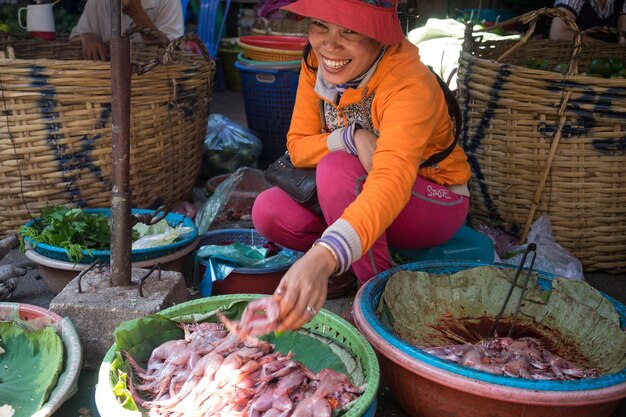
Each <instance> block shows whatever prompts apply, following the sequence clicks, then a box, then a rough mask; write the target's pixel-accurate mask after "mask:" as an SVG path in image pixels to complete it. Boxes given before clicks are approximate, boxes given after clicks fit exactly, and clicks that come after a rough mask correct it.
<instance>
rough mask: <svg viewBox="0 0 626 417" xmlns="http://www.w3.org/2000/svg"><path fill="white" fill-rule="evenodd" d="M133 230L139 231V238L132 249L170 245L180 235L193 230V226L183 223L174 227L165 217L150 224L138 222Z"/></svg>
mask: <svg viewBox="0 0 626 417" xmlns="http://www.w3.org/2000/svg"><path fill="white" fill-rule="evenodd" d="M133 230H135V231H137V232H138V233H139V239H137V240H135V241H134V242H133V244H132V247H131V249H145V248H156V247H157V246H163V245H169V244H170V243H173V242H174V241H175V240H176V239H178V237H179V236H182V235H185V234H187V233H190V232H192V231H193V229H192V228H191V227H188V226H183V225H182V223H181V224H179V225H178V226H176V227H172V226H170V225H169V223H168V222H167V220H165V219H163V220H160V221H158V222H156V223H155V224H153V225H149V226H148V225H147V224H144V223H137V224H136V225H134V226H133Z"/></svg>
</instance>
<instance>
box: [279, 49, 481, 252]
mask: <svg viewBox="0 0 626 417" xmlns="http://www.w3.org/2000/svg"><path fill="white" fill-rule="evenodd" d="M309 59H310V61H311V62H312V64H313V65H314V66H317V62H316V60H315V57H314V54H313V53H311V56H310V58H309ZM315 85H316V73H315V72H312V71H310V70H309V69H307V67H306V66H305V65H304V64H303V66H302V70H301V73H300V79H299V84H298V92H297V95H296V102H295V107H294V112H293V116H292V119H291V126H290V128H289V132H288V134H287V149H288V151H289V154H290V157H291V160H292V161H293V163H294V165H295V166H297V167H302V168H305V167H308V168H311V167H315V166H316V165H317V162H318V161H319V160H320V159H321V158H322V157H323V156H324V155H326V154H327V153H328V152H330V149H333V150H334V149H337V146H336V142H335V143H333V137H332V136H330V135H329V133H320V132H321V129H322V125H321V121H320V114H319V112H320V110H319V105H318V103H319V99H320V96H319V95H318V94H317V93H316V91H315ZM365 88H367V96H368V97H370V99H371V122H372V125H373V127H374V129H375V133H377V134H378V140H377V142H376V150H375V152H374V155H373V156H372V169H371V171H370V173H369V174H368V177H367V180H366V181H365V184H364V188H363V191H362V192H361V193H360V194H359V196H358V197H357V198H356V200H355V201H354V202H353V203H352V204H351V205H350V206H349V207H348V208H347V209H346V210H345V211H344V213H343V215H342V217H341V219H340V220H344V221H346V222H347V223H348V224H349V226H348V227H351V228H353V229H354V232H356V234H357V235H358V238H359V240H360V245H351V246H353V247H351V248H350V249H351V252H352V258H353V260H357V259H358V258H360V256H361V255H362V254H363V253H365V252H367V251H368V250H369V249H370V248H371V246H372V245H373V243H374V242H375V241H376V240H377V239H378V238H379V237H380V236H381V235H382V233H383V232H384V231H385V230H386V229H387V228H388V227H389V226H390V225H391V223H392V222H393V221H394V219H395V218H396V217H397V216H398V214H399V213H400V212H401V211H402V209H403V208H404V206H405V205H406V203H407V202H408V200H409V197H410V195H411V190H412V187H413V184H414V182H415V178H416V176H417V175H418V167H419V164H420V162H421V161H423V160H425V159H427V158H428V157H429V156H430V155H432V154H434V153H437V152H439V151H442V150H444V149H446V148H447V147H448V146H449V145H450V143H451V142H452V140H453V123H452V121H451V119H450V117H449V114H448V109H447V104H446V101H445V98H444V95H443V92H442V90H441V87H440V86H439V84H438V83H437V80H436V79H435V77H434V76H433V75H432V74H431V72H430V70H429V69H428V68H427V67H426V66H425V65H424V64H423V63H422V62H421V61H420V58H419V50H418V48H417V47H416V46H415V45H413V44H411V43H410V42H409V41H407V40H405V41H403V42H402V43H400V44H398V45H394V46H390V47H388V49H387V50H386V51H385V53H384V55H383V56H382V58H381V59H380V61H379V62H378V66H377V68H376V70H375V72H374V74H373V75H372V76H371V78H370V79H369V80H368V81H367V82H366V84H365V85H361V86H359V88H356V89H348V90H346V91H345V92H344V94H343V95H342V97H341V99H340V100H339V103H338V105H335V104H334V103H328V102H327V104H326V106H328V105H329V104H331V105H332V106H333V107H334V108H333V111H334V112H336V114H337V115H338V117H339V120H340V123H342V126H339V128H341V127H343V128H345V127H348V126H349V125H350V124H351V121H350V115H349V114H348V112H349V111H350V109H354V108H358V107H359V106H355V104H358V103H360V102H361V100H362V94H363V90H364V89H365ZM330 127H331V128H333V127H332V126H330ZM419 175H421V176H422V177H425V178H428V179H431V180H432V181H434V182H437V183H439V184H443V185H461V184H466V183H467V181H468V180H469V178H470V175H471V173H470V168H469V165H468V163H467V157H466V155H465V153H464V152H463V150H462V149H461V147H460V146H458V145H457V146H456V147H455V149H454V150H453V152H452V153H451V154H450V155H449V156H448V157H447V158H446V159H444V160H443V161H442V162H440V163H439V164H438V166H434V167H429V168H424V169H420V170H419ZM339 223H341V226H340V227H339V229H338V230H336V231H338V232H340V233H342V234H345V228H346V224H345V223H344V222H340V221H339ZM334 227H335V228H336V226H334V225H330V226H329V229H333V228H334ZM340 229H344V230H343V231H341V230H340ZM350 232H351V231H350ZM350 232H348V234H352V233H350ZM349 240H350V239H349ZM354 246H360V248H358V247H354ZM359 252H360V253H359Z"/></svg>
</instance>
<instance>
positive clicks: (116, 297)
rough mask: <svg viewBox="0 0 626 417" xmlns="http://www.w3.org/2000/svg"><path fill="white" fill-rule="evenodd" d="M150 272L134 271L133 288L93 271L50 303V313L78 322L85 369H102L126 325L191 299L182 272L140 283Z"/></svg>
mask: <svg viewBox="0 0 626 417" xmlns="http://www.w3.org/2000/svg"><path fill="white" fill-rule="evenodd" d="M148 272H149V269H141V268H132V271H131V281H132V283H133V284H132V285H130V286H124V287H113V286H111V273H110V270H109V269H108V268H107V269H104V270H99V271H98V270H92V271H89V272H87V273H86V274H85V275H84V276H83V277H82V279H80V289H81V291H80V292H79V291H78V288H79V287H78V285H79V277H76V278H74V279H73V280H72V281H70V282H69V284H67V286H66V287H65V288H64V289H63V290H62V291H61V292H60V293H59V294H58V295H57V296H56V297H55V298H54V299H53V300H52V301H51V302H50V310H51V311H53V312H55V313H57V314H58V315H60V316H62V317H69V318H70V320H72V322H73V323H74V326H75V327H76V330H77V331H78V335H79V338H80V342H81V344H82V347H83V359H84V361H83V367H84V368H85V369H98V368H99V367H100V364H101V362H102V359H103V358H104V356H105V355H106V353H107V351H108V350H109V348H110V347H111V346H112V345H113V343H114V337H113V331H114V330H115V328H116V327H117V326H118V325H119V324H120V323H122V322H124V321H127V320H132V319H135V318H138V317H144V316H147V315H149V314H153V313H156V312H159V311H161V310H163V309H165V308H168V307H171V306H173V305H175V304H179V303H182V302H185V301H188V300H189V299H190V294H189V292H188V291H187V288H186V285H185V278H184V276H183V274H181V273H180V272H173V271H161V275H160V279H159V278H158V271H153V272H152V274H151V275H150V276H149V277H148V278H147V279H146V280H145V281H144V283H143V286H142V293H143V297H142V296H140V295H139V285H138V284H139V282H140V280H141V279H142V278H143V277H145V276H146V274H147V273H148Z"/></svg>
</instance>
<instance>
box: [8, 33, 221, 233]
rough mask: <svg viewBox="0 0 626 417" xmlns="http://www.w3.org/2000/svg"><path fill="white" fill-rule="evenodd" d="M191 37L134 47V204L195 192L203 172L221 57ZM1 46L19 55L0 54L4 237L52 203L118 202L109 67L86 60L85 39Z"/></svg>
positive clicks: (170, 200)
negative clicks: (190, 42)
mask: <svg viewBox="0 0 626 417" xmlns="http://www.w3.org/2000/svg"><path fill="white" fill-rule="evenodd" d="M187 38H188V37H185V38H184V39H183V38H181V39H179V40H176V41H174V42H173V43H172V44H170V45H169V46H168V47H167V48H165V47H163V46H161V47H158V46H137V45H135V44H133V46H132V50H133V53H132V58H131V61H132V69H133V74H132V77H131V93H130V94H131V97H130V100H131V115H130V118H131V122H130V124H131V126H130V142H131V144H130V146H131V150H130V185H131V192H132V204H133V206H134V207H143V208H147V207H152V206H155V205H156V204H168V205H170V206H171V205H172V204H174V203H176V202H177V201H180V200H183V199H185V198H188V197H189V196H190V194H191V191H192V189H193V186H194V183H195V181H196V178H197V176H198V173H199V170H200V165H201V161H202V142H203V140H204V137H205V134H206V128H207V118H208V113H209V102H210V99H211V95H212V92H213V79H214V78H213V77H214V73H215V63H214V62H213V61H212V60H211V59H210V58H209V57H208V55H205V56H201V55H195V54H192V53H189V52H184V51H183V50H182V49H181V48H179V46H180V45H181V44H182V42H184V41H186V40H187ZM194 40H195V41H196V42H201V41H200V40H199V39H194ZM1 50H6V51H7V52H8V53H10V54H11V55H12V56H13V55H14V56H15V58H0V91H1V93H0V94H1V95H0V114H1V117H2V122H1V123H0V235H2V234H4V233H8V232H11V231H15V230H17V229H18V228H19V227H20V226H21V225H23V224H24V223H26V221H28V220H30V219H31V218H32V217H36V216H37V215H38V214H39V212H40V209H42V208H44V207H45V206H46V205H57V204H65V205H75V206H81V207H83V206H84V207H105V208H106V207H110V204H111V170H112V161H111V146H112V144H111V65H110V63H109V62H96V61H86V60H82V59H81V51H80V44H79V43H69V42H38V41H32V40H19V41H15V42H10V43H7V44H5V45H0V51H1ZM166 62H167V63H166Z"/></svg>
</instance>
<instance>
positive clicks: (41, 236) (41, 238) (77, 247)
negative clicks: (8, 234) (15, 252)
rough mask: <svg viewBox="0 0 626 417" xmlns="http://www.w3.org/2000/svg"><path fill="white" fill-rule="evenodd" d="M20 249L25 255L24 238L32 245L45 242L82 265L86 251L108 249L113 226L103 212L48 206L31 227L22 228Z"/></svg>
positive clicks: (89, 252)
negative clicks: (58, 248) (86, 211)
mask: <svg viewBox="0 0 626 417" xmlns="http://www.w3.org/2000/svg"><path fill="white" fill-rule="evenodd" d="M19 233H20V249H21V251H22V253H23V252H24V249H25V247H24V239H25V238H28V239H30V240H31V244H32V245H33V246H37V244H38V243H45V244H48V245H52V246H57V247H60V248H63V249H65V252H66V253H67V256H68V258H69V259H70V261H72V262H76V263H78V262H80V261H81V259H82V258H83V251H85V252H87V253H88V254H89V255H91V250H109V248H110V246H111V227H110V225H109V219H108V218H107V216H105V215H104V214H100V213H85V212H84V211H83V210H82V209H80V208H68V207H65V206H52V207H46V208H45V209H44V210H43V211H42V213H41V216H40V218H39V219H38V220H37V221H35V222H34V223H33V224H32V225H31V226H22V227H21V228H20V232H19Z"/></svg>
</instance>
